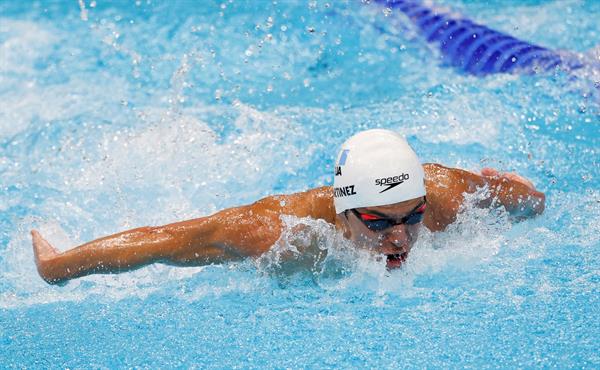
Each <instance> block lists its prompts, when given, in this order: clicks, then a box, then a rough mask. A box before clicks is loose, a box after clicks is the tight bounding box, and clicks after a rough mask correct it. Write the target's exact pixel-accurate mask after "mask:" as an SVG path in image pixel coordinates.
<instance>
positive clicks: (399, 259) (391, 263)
mask: <svg viewBox="0 0 600 370" xmlns="http://www.w3.org/2000/svg"><path fill="white" fill-rule="evenodd" d="M407 256H408V252H404V253H399V254H388V255H386V257H387V268H391V269H393V268H398V267H400V266H401V265H402V263H403V262H404V261H405V260H406V257H407Z"/></svg>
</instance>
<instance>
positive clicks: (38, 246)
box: [31, 230, 60, 284]
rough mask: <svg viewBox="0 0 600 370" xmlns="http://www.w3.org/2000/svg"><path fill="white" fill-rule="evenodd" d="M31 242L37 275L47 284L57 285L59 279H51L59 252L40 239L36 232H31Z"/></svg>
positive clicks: (40, 236)
mask: <svg viewBox="0 0 600 370" xmlns="http://www.w3.org/2000/svg"><path fill="white" fill-rule="evenodd" d="M31 241H32V244H33V256H34V258H35V265H36V266H37V270H38V273H39V274H40V276H41V277H42V279H44V281H46V282H47V283H50V284H52V283H57V282H59V279H56V278H54V277H53V274H52V269H53V267H52V265H53V262H52V261H54V260H55V259H56V257H57V256H58V255H59V254H60V252H59V251H58V250H57V249H56V248H54V247H53V246H52V245H50V243H48V242H47V241H46V239H44V238H43V237H42V235H41V234H40V233H39V232H38V231H37V230H31Z"/></svg>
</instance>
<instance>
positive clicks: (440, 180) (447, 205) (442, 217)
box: [423, 163, 465, 231]
mask: <svg viewBox="0 0 600 370" xmlns="http://www.w3.org/2000/svg"><path fill="white" fill-rule="evenodd" d="M423 169H424V171H425V188H426V191H427V204H428V208H427V212H426V214H425V220H424V223H425V225H426V226H427V227H428V228H429V229H430V230H432V231H440V230H443V229H445V228H446V226H447V225H449V224H451V223H452V222H454V221H455V219H456V214H457V212H458V209H459V207H460V205H461V203H462V198H463V197H462V193H463V192H464V190H465V186H464V184H463V183H462V182H463V176H462V174H461V172H462V170H459V169H457V168H450V167H445V166H442V165H440V164H437V163H425V164H423Z"/></svg>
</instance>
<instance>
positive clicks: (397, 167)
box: [333, 129, 425, 213]
mask: <svg viewBox="0 0 600 370" xmlns="http://www.w3.org/2000/svg"><path fill="white" fill-rule="evenodd" d="M334 173H335V176H334V180H333V191H334V193H333V197H334V198H333V200H334V204H335V212H336V213H342V212H344V211H345V210H347V209H352V208H361V207H376V206H383V205H388V204H394V203H399V202H404V201H406V200H410V199H415V198H418V197H422V196H424V195H425V181H424V176H425V174H424V171H423V166H422V165H421V162H420V161H419V158H417V155H416V154H415V152H414V151H413V150H412V148H411V147H410V146H409V145H408V143H407V142H406V140H405V139H404V138H403V137H402V136H400V135H398V134H396V133H395V132H392V131H388V130H382V129H375V130H367V131H363V132H359V133H358V134H356V135H354V136H352V137H351V138H350V139H348V140H346V142H345V143H344V144H342V148H341V149H340V152H339V154H338V156H337V161H336V166H335V171H334Z"/></svg>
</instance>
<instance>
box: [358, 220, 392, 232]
mask: <svg viewBox="0 0 600 370" xmlns="http://www.w3.org/2000/svg"><path fill="white" fill-rule="evenodd" d="M362 221H363V223H364V224H365V226H366V227H367V228H368V229H369V230H372V231H382V230H385V229H387V228H390V227H392V226H394V224H393V223H392V222H391V221H390V220H374V221H367V220H362Z"/></svg>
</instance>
